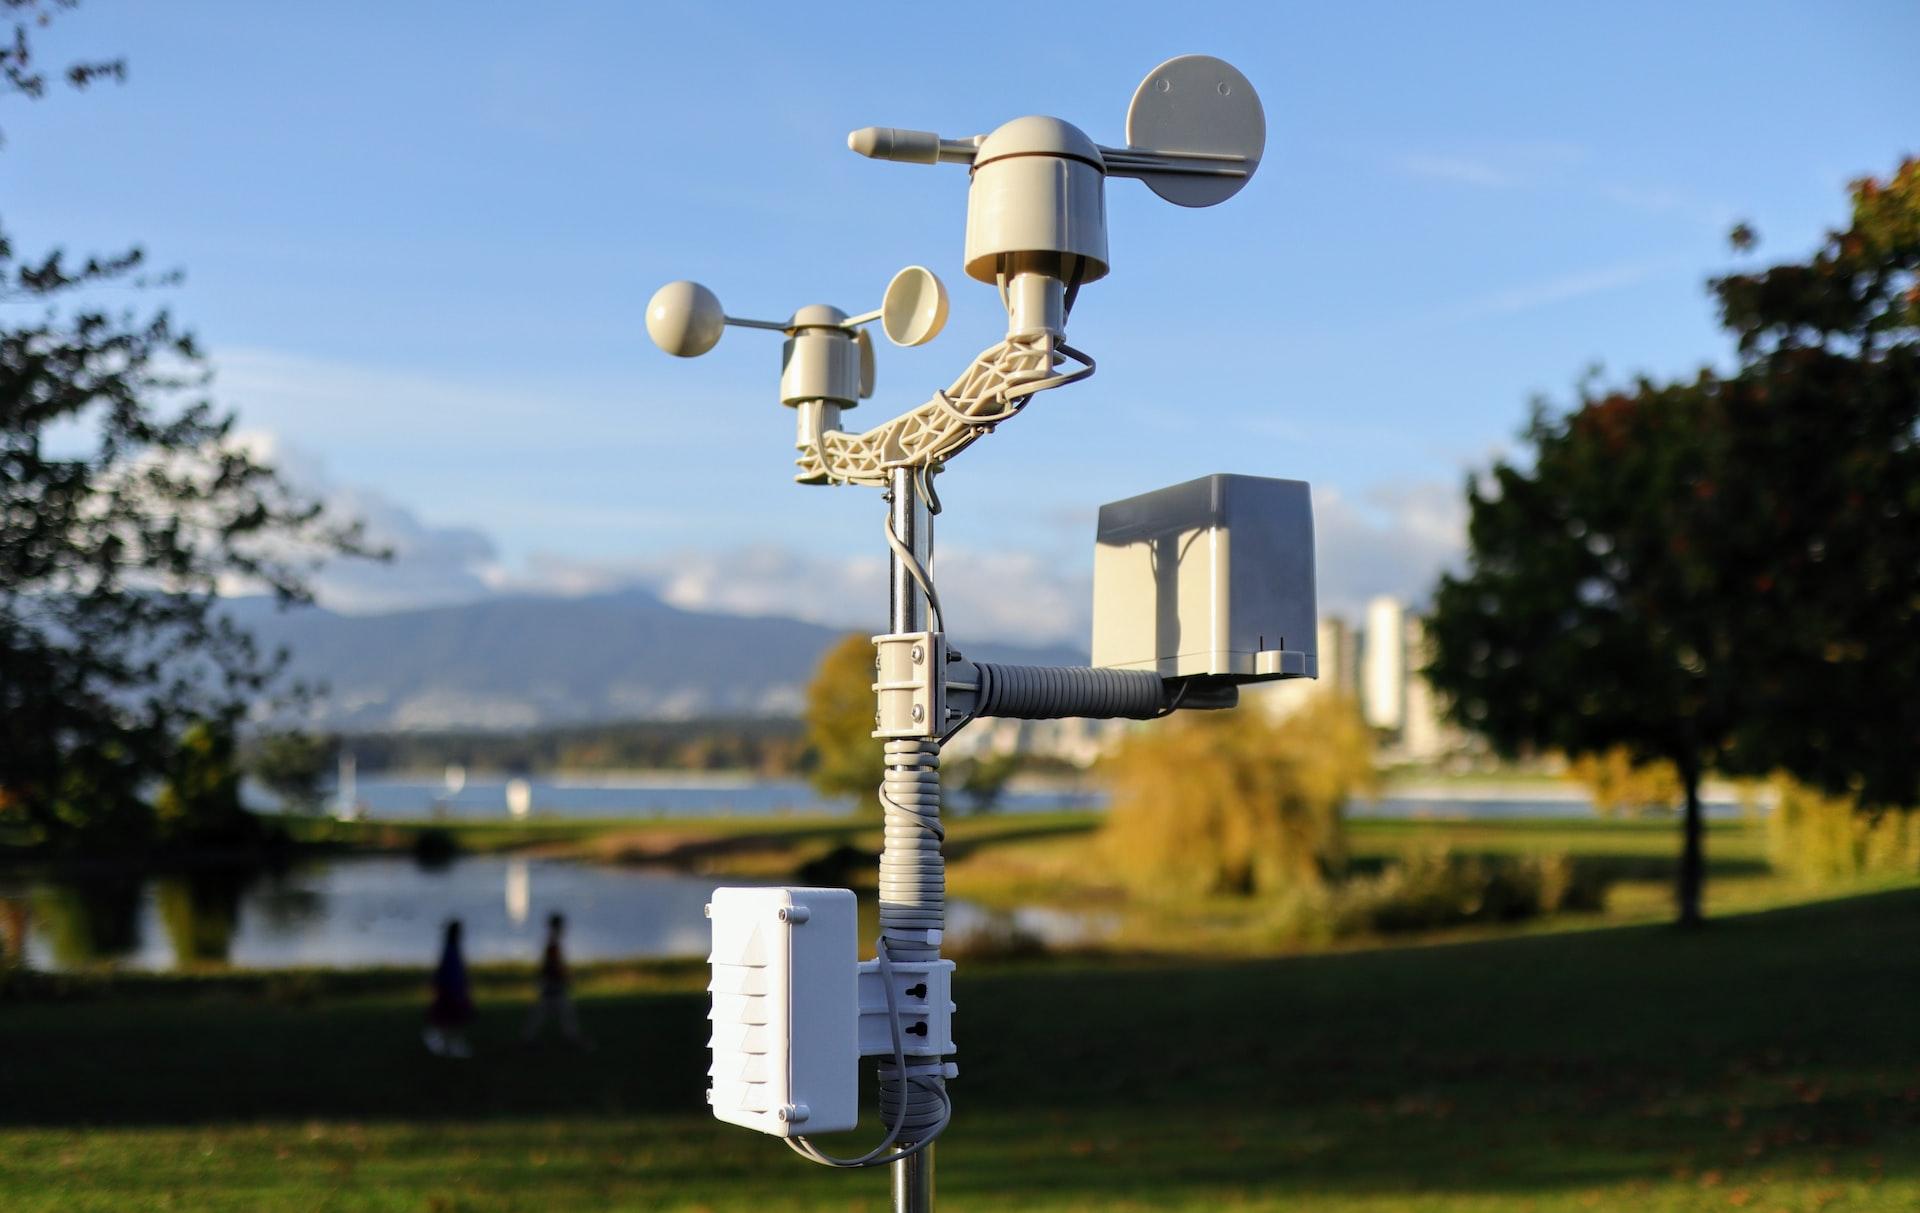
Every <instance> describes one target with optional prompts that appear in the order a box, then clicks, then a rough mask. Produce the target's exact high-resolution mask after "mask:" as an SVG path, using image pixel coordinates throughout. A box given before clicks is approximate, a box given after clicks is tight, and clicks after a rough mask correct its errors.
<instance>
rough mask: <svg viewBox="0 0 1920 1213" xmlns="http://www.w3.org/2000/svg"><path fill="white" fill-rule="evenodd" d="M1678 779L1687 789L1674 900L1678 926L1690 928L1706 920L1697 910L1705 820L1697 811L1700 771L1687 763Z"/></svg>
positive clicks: (1702, 876)
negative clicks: (1677, 881) (1677, 880)
mask: <svg viewBox="0 0 1920 1213" xmlns="http://www.w3.org/2000/svg"><path fill="white" fill-rule="evenodd" d="M1680 779H1681V782H1682V783H1684V784H1685V785H1686V789H1687V809H1686V817H1685V818H1684V820H1683V822H1682V825H1681V844H1680V883H1679V887H1678V888H1677V889H1676V890H1675V898H1674V900H1675V903H1676V906H1677V908H1678V909H1679V912H1680V925H1681V926H1682V927H1686V928H1692V927H1698V926H1700V925H1702V924H1703V923H1705V922H1706V917H1705V915H1703V914H1702V913H1701V912H1700V895H1701V892H1702V890H1703V889H1705V887H1706V883H1707V863H1706V823H1705V822H1704V821H1702V820H1701V812H1700V772H1699V771H1698V770H1696V769H1694V767H1693V766H1692V765H1690V764H1688V765H1682V766H1681V767H1680Z"/></svg>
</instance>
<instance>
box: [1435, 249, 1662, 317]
mask: <svg viewBox="0 0 1920 1213" xmlns="http://www.w3.org/2000/svg"><path fill="white" fill-rule="evenodd" d="M1680 264H1681V263H1679V262H1676V261H1671V260H1666V261H1632V262H1627V263H1625V264H1622V265H1611V266H1604V267H1602V268H1600V269H1596V270H1583V271H1581V272H1580V273H1576V274H1562V275H1559V276H1558V277H1554V278H1547V279H1543V280H1541V281H1538V282H1524V283H1520V284H1518V285H1516V286H1510V287H1505V288H1502V289H1501V290H1497V291H1491V292H1489V293H1487V294H1484V295H1478V296H1475V297H1474V298H1471V299H1468V300H1466V301H1465V302H1463V303H1460V304H1456V305H1454V306H1453V307H1450V308H1447V309H1446V310H1445V311H1444V313H1443V314H1442V317H1441V318H1442V319H1446V320H1479V319H1484V318H1486V317H1489V316H1510V315H1513V314H1515V313H1517V312H1530V311H1532V310H1534V309H1535V308H1541V307H1548V306H1550V305H1552V304H1556V303H1565V302H1567V301H1568V300H1572V299H1580V298H1584V297H1585V296H1588V295H1599V294H1604V293H1605V292H1607V291H1617V290H1620V289H1622V288H1624V287H1629V286H1634V285H1637V284H1638V283H1641V282H1645V281H1647V280H1648V279H1649V278H1653V277H1655V276H1657V275H1659V274H1662V273H1665V272H1667V271H1669V270H1673V269H1676V268H1678V267H1679V266H1680Z"/></svg>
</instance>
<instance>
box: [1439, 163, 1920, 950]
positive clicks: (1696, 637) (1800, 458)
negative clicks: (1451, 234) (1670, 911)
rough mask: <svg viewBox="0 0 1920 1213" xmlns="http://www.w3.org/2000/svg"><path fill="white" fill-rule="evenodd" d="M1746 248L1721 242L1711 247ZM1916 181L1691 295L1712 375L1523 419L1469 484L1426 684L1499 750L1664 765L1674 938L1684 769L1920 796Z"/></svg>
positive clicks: (1865, 193) (1694, 775)
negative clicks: (1678, 790)
mask: <svg viewBox="0 0 1920 1213" xmlns="http://www.w3.org/2000/svg"><path fill="white" fill-rule="evenodd" d="M1752 239H1753V238H1752V233H1751V232H1750V231H1749V230H1747V229H1745V228H1744V227H1743V228H1740V229H1736V231H1735V244H1736V246H1737V247H1741V248H1745V247H1750V246H1751V243H1752ZM1917 267H1920V165H1917V164H1916V163H1915V162H1908V163H1906V164H1904V165H1902V166H1901V168H1900V169H1899V171H1898V172H1897V173H1896V174H1895V176H1894V177H1893V178H1892V179H1891V180H1890V181H1889V182H1887V183H1885V184H1881V183H1876V182H1871V181H1863V182H1860V183H1857V184H1856V185H1855V187H1854V215H1853V223H1852V225H1851V226H1850V227H1849V228H1848V229H1847V230H1845V231H1839V232H1834V233H1832V234H1830V236H1829V237H1828V239H1827V240H1826V242H1825V243H1824V244H1823V245H1822V246H1821V248H1820V249H1819V250H1818V251H1817V252H1816V253H1815V254H1814V255H1813V257H1812V258H1811V259H1810V260H1808V261H1807V262H1806V263H1804V264H1801V263H1795V264H1787V265H1780V266H1776V267H1774V268H1772V269H1768V270H1765V271H1762V272H1759V273H1754V274H1737V275H1732V276H1729V277H1726V278H1722V279H1719V280H1717V281H1715V282H1714V283H1713V284H1712V286H1713V290H1714V292H1715V294H1716V295H1717V296H1718V298H1719V301H1720V305H1721V310H1722V314H1723V317H1724V319H1725V322H1726V324H1727V327H1728V328H1729V329H1730V330H1731V331H1732V332H1733V333H1734V334H1735V335H1736V336H1737V337H1738V339H1739V347H1738V348H1739V355H1740V357H1739V369H1738V371H1737V372H1736V373H1735V374H1733V375H1731V376H1728V377H1721V376H1716V375H1714V374H1712V373H1709V372H1702V373H1701V374H1699V375H1698V376H1696V377H1694V378H1693V379H1690V380H1686V381H1681V382H1675V383H1665V384H1662V383H1654V382H1652V381H1649V380H1645V379H1643V380H1640V381H1638V382H1636V383H1634V384H1633V385H1631V386H1629V387H1626V388H1622V389H1620V390H1615V391H1606V392H1600V391H1592V390H1588V391H1583V393H1582V396H1581V399H1580V401H1579V402H1578V405H1577V406H1576V407H1575V408H1574V409H1572V410H1571V411H1570V412H1568V413H1566V414H1564V415H1558V416H1556V415H1552V414H1549V413H1548V412H1547V411H1545V410H1544V409H1538V410H1536V413H1535V416H1534V419H1533V422H1532V424H1531V425H1530V426H1529V428H1528V429H1527V431H1526V432H1525V440H1526V445H1527V447H1528V451H1527V457H1526V458H1525V459H1524V460H1522V461H1512V462H1508V461H1502V462H1499V463H1496V464H1495V465H1494V467H1493V468H1492V469H1491V471H1490V472H1488V473H1487V474H1486V475H1485V476H1483V477H1480V478H1478V479H1477V480H1476V481H1475V482H1474V483H1473V484H1471V485H1470V486H1469V489H1468V500H1469V506H1470V521H1469V529H1468V538H1469V548H1470V551H1469V562H1468V567H1467V569H1466V571H1465V572H1464V573H1463V574H1462V575H1460V576H1457V577H1456V576H1447V577H1443V578H1442V580H1441V583H1440V586H1439V588H1438V590H1437V592H1436V596H1435V603H1434V619H1433V621H1432V635H1433V642H1434V647H1433V656H1432V660H1431V662H1430V664H1429V665H1428V667H1427V671H1426V672H1427V675H1428V677H1429V678H1431V679H1432V680H1433V682H1434V684H1435V685H1436V687H1437V688H1438V689H1439V690H1441V691H1442V692H1443V693H1444V694H1445V695H1446V696H1447V697H1449V699H1450V701H1451V704H1452V708H1451V710H1452V713H1453V715H1454V716H1455V718H1456V719H1458V720H1459V721H1461V722H1462V723H1464V724H1466V725H1468V726H1469V727H1471V728H1474V729H1476V730H1478V731H1480V732H1481V733H1483V734H1485V735H1486V736H1487V737H1488V738H1489V740H1491V741H1492V742H1493V744H1494V745H1495V746H1496V747H1497V748H1498V749H1500V750H1501V751H1502V752H1504V753H1507V754H1514V753H1518V752H1523V751H1527V750H1548V749H1557V750H1563V751H1565V752H1567V753H1568V754H1572V755H1584V754H1602V753H1605V752H1607V751H1608V750H1610V749H1612V748H1614V747H1625V748H1626V749H1627V750H1628V751H1629V753H1630V754H1631V755H1632V757H1633V758H1634V759H1635V760H1636V761H1640V762H1655V761H1663V760H1664V761H1666V762H1670V763H1672V764H1673V767H1674V769H1675V770H1676V771H1677V772H1678V773H1679V776H1680V781H1681V785H1682V788H1683V791H1684V803H1685V815H1684V818H1683V822H1684V825H1683V846H1682V853H1681V862H1680V867H1679V875H1678V882H1677V885H1678V887H1677V890H1676V895H1677V903H1678V913H1679V918H1680V921H1681V922H1682V923H1683V924H1689V925H1691V924H1696V923H1698V922H1700V921H1701V892H1702V888H1703V884H1704V873H1705V857H1704V829H1703V821H1702V812H1701V805H1700V783H1701V780H1702V779H1703V778H1704V777H1705V776H1706V775H1707V774H1708V773H1709V772H1715V771H1719V772H1726V773H1738V774H1757V773H1764V772H1766V771H1769V770H1774V769H1783V770H1786V771H1788V772H1791V773H1792V774H1794V775H1796V776H1798V777H1800V778H1802V779H1805V780H1807V781H1809V782H1811V783H1815V784H1817V785H1819V786H1821V787H1823V788H1827V789H1829V790H1834V791H1842V792H1845V793H1847V794H1849V795H1852V796H1855V797H1857V798H1858V799H1859V800H1860V801H1861V802H1863V803H1865V804H1869V805H1887V804H1898V803H1908V802H1911V801H1912V800H1913V799H1914V798H1915V794H1916V790H1917V788H1920V708H1916V706H1915V703H1914V702H1913V699H1914V697H1913V696H1912V695H1911V693H1910V688H1911V687H1912V686H1914V685H1915V679H1916V678H1920V618H1916V615H1917V614H1920V449H1917V447H1916V443H1917V442H1920V373H1917V365H1916V364H1917V361H1920V355H1917V353H1916V349H1917V348H1920V292H1917V290H1916V286H1915V271H1916V268H1917Z"/></svg>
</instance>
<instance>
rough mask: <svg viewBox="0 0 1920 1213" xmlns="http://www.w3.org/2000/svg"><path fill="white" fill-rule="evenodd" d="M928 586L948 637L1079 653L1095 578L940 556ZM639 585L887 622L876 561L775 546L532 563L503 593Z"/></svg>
mask: <svg viewBox="0 0 1920 1213" xmlns="http://www.w3.org/2000/svg"><path fill="white" fill-rule="evenodd" d="M934 573H935V586H936V588H937V589H938V590H939V591H940V600H941V607H942V609H943V610H944V611H945V614H946V622H947V626H948V628H949V630H951V631H952V632H953V633H954V634H955V636H956V637H957V638H958V639H959V640H961V641H962V642H964V641H965V639H966V638H968V637H980V638H983V639H992V640H1007V641H1019V642H1023V643H1032V644H1047V643H1061V644H1073V645H1079V646H1083V647H1084V646H1085V644H1086V643H1087V637H1088V634H1089V633H1088V629H1089V626H1090V612H1091V596H1092V592H1093V591H1092V577H1091V575H1090V574H1089V573H1088V572H1087V571H1086V570H1085V569H1083V568H1075V567H1071V566H1064V565H1062V564H1060V563H1059V562H1057V561H1053V560H1049V559H1047V558H1045V557H1042V556H1039V555H1036V554H1034V553H1031V552H1017V551H1015V552H979V551H974V550H971V549H968V548H963V547H946V548H943V549H941V550H940V551H939V553H938V554H937V556H936V558H935V565H934ZM634 585H638V586H643V587H645V588H647V589H649V590H652V591H653V592H654V593H656V594H658V595H659V596H660V597H661V599H662V600H663V601H665V602H667V603H669V604H671V605H673V606H677V607H680V608H682V609H683V610H689V611H713V612H717V613H720V614H729V615H782V616H787V617H789V618H794V619H804V620H807V621H809V622H812V623H822V624H827V625H829V626H833V627H848V628H855V629H867V630H874V631H878V630H879V629H880V628H881V626H882V625H883V624H884V622H885V611H886V601H887V564H886V559H885V558H884V557H882V556H870V555H861V556H827V555H814V554H809V553H803V552H794V551H789V550H787V549H784V548H776V547H764V546H755V547H737V548H731V549H725V550H717V551H716V550H685V551H679V552H673V553H669V554H667V555H665V556H661V557H658V558H653V559H648V560H641V561H625V562H600V561H587V560H577V559H568V558H562V557H554V556H543V557H536V558H535V559H534V560H532V561H530V562H529V564H528V568H527V572H526V574H525V575H523V576H518V577H515V578H513V579H512V580H511V583H510V585H507V586H503V588H519V589H523V590H530V591H535V592H544V593H565V594H583V593H595V592H603V591H606V590H612V589H618V588H620V587H623V586H634Z"/></svg>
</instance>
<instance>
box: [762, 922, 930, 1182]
mask: <svg viewBox="0 0 1920 1213" xmlns="http://www.w3.org/2000/svg"><path fill="white" fill-rule="evenodd" d="M874 957H875V958H876V959H877V960H879V962H880V981H881V984H882V985H883V986H884V987H885V988H886V993H887V1027H888V1029H889V1030H890V1032H891V1034H892V1036H893V1065H894V1070H895V1072H896V1073H898V1074H899V1075H900V1077H901V1078H902V1080H904V1081H906V1082H910V1083H915V1084H917V1085H919V1086H923V1087H925V1088H926V1089H927V1090H929V1091H932V1092H933V1093H934V1094H936V1095H938V1096H939V1097H940V1103H941V1111H940V1119H939V1121H938V1122H936V1123H935V1124H934V1126H933V1127H932V1128H931V1129H929V1130H928V1131H927V1132H926V1134H925V1135H924V1136H922V1137H921V1138H920V1140H919V1141H916V1142H914V1143H913V1144H912V1145H909V1146H906V1147H904V1148H902V1149H899V1150H895V1151H893V1153H891V1154H889V1153H887V1151H888V1149H889V1148H891V1147H892V1145H893V1143H894V1142H896V1141H898V1140H900V1133H901V1131H902V1130H904V1129H905V1128H906V1124H907V1101H906V1100H904V1099H903V1100H901V1101H900V1106H899V1108H898V1109H896V1110H895V1112H894V1117H893V1124H892V1126H891V1127H889V1128H888V1129H887V1135H886V1136H885V1137H883V1138H881V1139H880V1144H879V1145H877V1146H875V1147H874V1148H873V1149H871V1150H869V1151H867V1152H866V1153H865V1154H862V1155H860V1156H859V1157H858V1158H835V1157H834V1156H833V1155H831V1154H828V1153H825V1152H824V1151H822V1150H821V1149H820V1148H819V1147H818V1146H816V1145H814V1144H813V1143H812V1142H811V1141H808V1140H807V1138H806V1137H805V1135H803V1134H798V1133H796V1134H794V1135H793V1136H792V1137H789V1138H787V1148H788V1149H790V1150H792V1151H793V1152H794V1153H795V1154H798V1155H800V1157H802V1158H805V1159H809V1160H811V1161H813V1162H817V1163H819V1164H820V1165H821V1166H824V1167H846V1168H852V1167H879V1166H886V1165H888V1164H890V1163H896V1162H899V1161H900V1160H901V1159H903V1158H911V1157H913V1156H914V1155H915V1154H918V1153H919V1152H920V1151H922V1150H924V1149H926V1148H927V1147H928V1146H930V1145H932V1144H933V1141H934V1139H935V1138H937V1137H939V1136H940V1134H942V1133H944V1132H946V1129H947V1125H948V1124H950V1123H951V1122H952V1120H953V1097H952V1096H950V1095H948V1094H947V1092H946V1091H945V1090H944V1089H943V1088H942V1087H941V1086H940V1085H939V1084H938V1083H934V1082H929V1081H927V1080H925V1079H922V1078H916V1077H912V1076H910V1075H908V1074H907V1046H906V1040H905V1037H904V1035H903V1034H902V1032H901V1029H900V1000H899V996H898V995H896V994H895V993H894V989H893V960H892V958H891V957H890V956H888V954H887V939H886V936H884V935H883V936H881V937H880V938H879V939H878V940H876V941H875V943H874Z"/></svg>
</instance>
